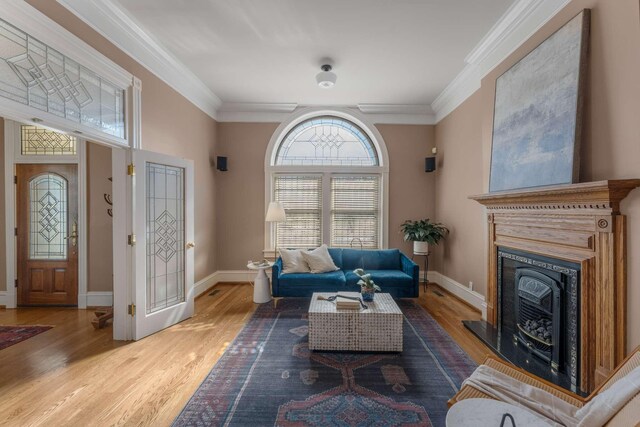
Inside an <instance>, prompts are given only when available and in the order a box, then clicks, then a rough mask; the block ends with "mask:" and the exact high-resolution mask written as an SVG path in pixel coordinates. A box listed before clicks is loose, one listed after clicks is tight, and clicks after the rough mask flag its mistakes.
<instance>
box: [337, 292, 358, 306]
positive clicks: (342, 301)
mask: <svg viewBox="0 0 640 427" xmlns="http://www.w3.org/2000/svg"><path fill="white" fill-rule="evenodd" d="M336 308H337V309H338V310H359V309H360V301H358V300H355V299H350V298H345V297H343V296H341V295H338V296H337V298H336Z"/></svg>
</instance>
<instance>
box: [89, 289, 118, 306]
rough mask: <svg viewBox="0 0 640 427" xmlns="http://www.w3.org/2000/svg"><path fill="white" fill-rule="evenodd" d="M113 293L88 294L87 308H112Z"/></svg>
mask: <svg viewBox="0 0 640 427" xmlns="http://www.w3.org/2000/svg"><path fill="white" fill-rule="evenodd" d="M112 306H113V292H87V307H112Z"/></svg>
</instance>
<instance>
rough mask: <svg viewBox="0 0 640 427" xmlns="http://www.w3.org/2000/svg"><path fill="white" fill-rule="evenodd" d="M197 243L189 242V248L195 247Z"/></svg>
mask: <svg viewBox="0 0 640 427" xmlns="http://www.w3.org/2000/svg"><path fill="white" fill-rule="evenodd" d="M195 246H196V244H195V243H193V242H189V243H187V249H191V248H195Z"/></svg>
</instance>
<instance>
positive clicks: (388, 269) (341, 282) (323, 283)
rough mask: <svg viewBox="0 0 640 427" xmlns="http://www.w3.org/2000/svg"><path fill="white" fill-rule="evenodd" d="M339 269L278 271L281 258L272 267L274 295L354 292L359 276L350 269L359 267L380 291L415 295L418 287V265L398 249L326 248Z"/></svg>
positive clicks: (405, 296)
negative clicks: (314, 271)
mask: <svg viewBox="0 0 640 427" xmlns="http://www.w3.org/2000/svg"><path fill="white" fill-rule="evenodd" d="M329 254H330V255H331V258H333V262H334V263H335V264H336V266H337V267H338V268H339V269H340V270H337V271H332V272H329V273H319V274H312V273H287V274H283V273H282V258H278V260H277V261H276V263H275V264H274V265H273V267H272V273H273V275H272V276H271V277H272V292H273V296H275V297H310V296H311V295H312V294H313V293H314V292H338V291H343V292H358V291H359V287H358V285H357V283H358V280H360V278H359V277H358V276H357V275H356V274H355V273H354V272H353V270H355V269H356V268H363V269H364V270H365V271H366V272H367V273H370V274H371V278H372V279H373V280H374V281H375V282H376V284H377V285H378V286H380V287H381V288H382V292H385V293H389V294H391V296H393V297H394V298H417V297H418V295H419V291H420V280H419V271H420V270H419V268H418V265H417V264H416V263H414V262H413V261H411V259H409V258H408V257H407V256H406V255H405V254H403V253H402V252H400V251H399V250H398V249H385V250H358V249H339V248H329Z"/></svg>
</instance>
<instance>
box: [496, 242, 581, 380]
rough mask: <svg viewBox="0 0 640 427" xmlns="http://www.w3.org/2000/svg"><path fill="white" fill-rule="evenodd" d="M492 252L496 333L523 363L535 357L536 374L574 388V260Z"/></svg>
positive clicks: (506, 250) (577, 274) (576, 279)
mask: <svg viewBox="0 0 640 427" xmlns="http://www.w3.org/2000/svg"><path fill="white" fill-rule="evenodd" d="M497 256H498V259H497V265H498V268H497V272H498V278H497V280H498V334H499V336H500V337H501V339H505V340H511V341H512V343H513V347H514V348H513V349H511V350H510V351H509V352H508V353H509V354H511V355H515V357H512V359H513V360H514V363H516V364H518V365H523V366H522V367H523V368H525V369H526V368H527V366H528V365H530V364H531V360H532V359H535V362H536V364H537V366H538V371H539V372H538V373H539V375H541V376H543V377H544V378H546V379H548V380H550V381H552V382H555V383H560V384H563V385H565V386H566V387H567V388H569V389H571V390H573V391H577V388H578V387H577V386H578V384H579V371H580V370H579V366H578V364H579V360H580V345H579V342H578V341H579V334H578V325H579V319H580V312H579V306H580V305H579V301H578V299H579V296H578V295H579V289H578V287H579V283H580V282H579V281H580V265H579V264H574V263H569V262H566V261H562V260H560V259H556V258H552V257H547V256H541V255H537V254H533V253H528V252H524V251H517V250H513V249H510V248H505V247H499V248H498V253H497ZM505 346H508V344H507V343H502V344H501V346H500V347H501V348H504V347H505ZM518 353H519V354H518Z"/></svg>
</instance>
